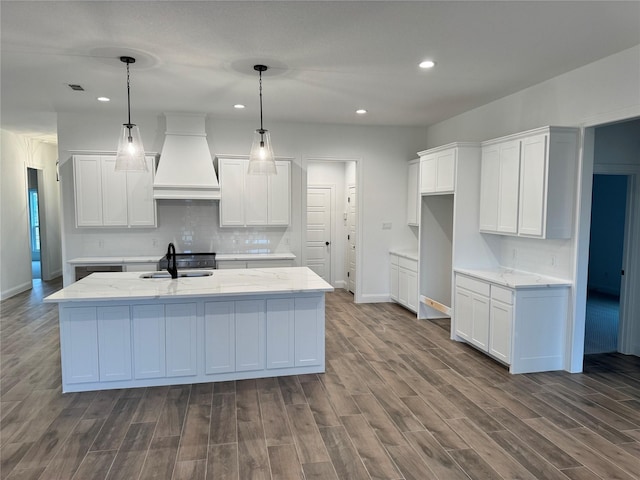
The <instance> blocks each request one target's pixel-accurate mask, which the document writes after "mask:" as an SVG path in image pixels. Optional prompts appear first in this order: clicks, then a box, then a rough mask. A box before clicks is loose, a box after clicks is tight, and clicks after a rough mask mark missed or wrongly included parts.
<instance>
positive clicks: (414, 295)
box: [390, 253, 418, 312]
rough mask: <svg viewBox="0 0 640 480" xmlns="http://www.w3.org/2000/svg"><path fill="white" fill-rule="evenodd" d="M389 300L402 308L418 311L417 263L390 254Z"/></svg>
mask: <svg viewBox="0 0 640 480" xmlns="http://www.w3.org/2000/svg"><path fill="white" fill-rule="evenodd" d="M390 259H391V277H390V285H391V295H390V297H391V299H392V300H393V301H394V302H397V303H399V304H400V305H402V306H403V307H405V308H407V309H409V310H411V311H413V312H417V311H418V261H417V260H413V259H410V258H406V257H403V256H399V255H396V254H394V253H390Z"/></svg>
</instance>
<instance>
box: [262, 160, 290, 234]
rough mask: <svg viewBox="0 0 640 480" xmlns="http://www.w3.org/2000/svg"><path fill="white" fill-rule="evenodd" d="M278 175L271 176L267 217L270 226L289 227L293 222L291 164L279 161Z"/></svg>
mask: <svg viewBox="0 0 640 480" xmlns="http://www.w3.org/2000/svg"><path fill="white" fill-rule="evenodd" d="M276 168H277V171H278V174H277V175H269V176H268V177H267V178H268V181H269V198H268V202H267V208H268V212H267V217H268V223H269V225H289V223H290V222H291V213H290V211H291V163H289V162H286V161H277V162H276Z"/></svg>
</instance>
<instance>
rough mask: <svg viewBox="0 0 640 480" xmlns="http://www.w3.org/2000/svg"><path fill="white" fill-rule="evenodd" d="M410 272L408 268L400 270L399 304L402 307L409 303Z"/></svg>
mask: <svg viewBox="0 0 640 480" xmlns="http://www.w3.org/2000/svg"><path fill="white" fill-rule="evenodd" d="M408 273H409V271H408V270H407V269H406V268H402V267H399V268H398V302H400V303H401V304H402V305H408V303H409V276H408Z"/></svg>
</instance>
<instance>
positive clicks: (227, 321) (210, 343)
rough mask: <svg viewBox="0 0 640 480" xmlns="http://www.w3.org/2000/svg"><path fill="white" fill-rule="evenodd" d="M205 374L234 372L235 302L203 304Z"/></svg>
mask: <svg viewBox="0 0 640 480" xmlns="http://www.w3.org/2000/svg"><path fill="white" fill-rule="evenodd" d="M204 344H205V349H204V350H205V373H206V374H207V375H211V374H216V373H229V372H234V371H235V370H236V318H235V302H207V303H205V304H204Z"/></svg>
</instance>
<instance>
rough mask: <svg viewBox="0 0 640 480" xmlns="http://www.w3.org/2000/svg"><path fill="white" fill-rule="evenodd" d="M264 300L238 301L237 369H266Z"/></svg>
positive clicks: (240, 370) (239, 370)
mask: <svg viewBox="0 0 640 480" xmlns="http://www.w3.org/2000/svg"><path fill="white" fill-rule="evenodd" d="M264 309H265V306H264V300H241V301H237V302H236V371H238V372H242V371H250V370H264V366H265V352H264V344H265V338H264V337H265V332H264V330H265V327H264V317H265V315H264Z"/></svg>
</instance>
